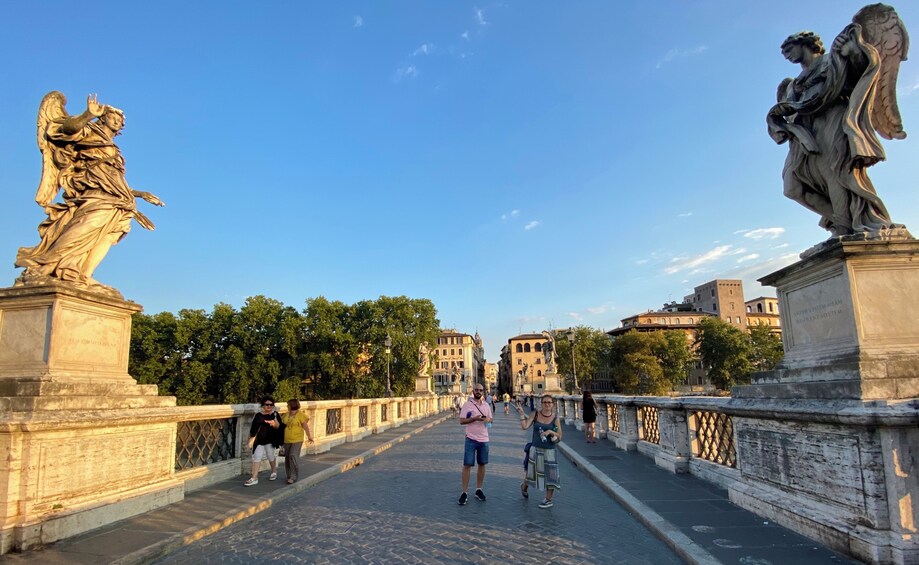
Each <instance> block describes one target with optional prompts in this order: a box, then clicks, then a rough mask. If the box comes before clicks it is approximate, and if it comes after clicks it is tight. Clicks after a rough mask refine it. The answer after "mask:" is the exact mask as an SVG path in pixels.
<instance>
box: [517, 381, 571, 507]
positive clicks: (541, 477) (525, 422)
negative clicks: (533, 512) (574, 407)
mask: <svg viewBox="0 0 919 565" xmlns="http://www.w3.org/2000/svg"><path fill="white" fill-rule="evenodd" d="M515 408H516V409H517V414H518V415H519V416H520V429H522V430H525V429H527V428H529V427H530V426H532V427H533V437H532V439H531V440H530V443H531V444H532V445H531V446H530V448H529V449H528V450H527V470H526V478H525V479H524V482H523V484H521V485H520V493H521V494H522V495H523V497H524V498H529V487H531V486H535V487H536V488H537V489H538V490H541V491H542V490H545V491H546V498H545V499H544V500H543V501H542V502H540V503H539V507H540V508H551V507H552V497H553V496H555V491H557V490H559V489H560V488H561V484H560V483H559V477H558V459H557V453H556V450H555V445H556V444H557V443H558V442H560V441H561V440H562V424H561V422H560V421H559V419H558V415H557V414H556V413H555V400H554V399H553V398H552V396H551V395H548V394H545V395H543V397H542V400H540V404H539V410H537V411H536V412H534V413H532V414H530V415H529V416H526V415H524V413H523V410H522V409H521V408H520V405H519V404H518V405H516V406H515Z"/></svg>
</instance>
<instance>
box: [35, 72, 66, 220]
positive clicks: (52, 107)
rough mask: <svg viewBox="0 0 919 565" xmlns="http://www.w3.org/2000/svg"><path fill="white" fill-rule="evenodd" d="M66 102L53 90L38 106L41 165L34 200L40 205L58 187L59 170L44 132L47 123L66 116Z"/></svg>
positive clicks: (45, 203)
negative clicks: (39, 179)
mask: <svg viewBox="0 0 919 565" xmlns="http://www.w3.org/2000/svg"><path fill="white" fill-rule="evenodd" d="M66 104H67V98H66V97H65V96H64V95H63V94H61V93H60V92H58V91H56V90H55V91H53V92H49V93H48V94H46V95H45V97H44V98H42V101H41V105H40V106H39V107H38V149H39V150H41V155H42V167H41V181H39V183H38V191H37V192H36V193H35V201H36V202H38V204H39V205H40V206H42V207H45V206H48V205H49V204H51V201H52V200H54V196H55V195H56V194H57V191H58V189H59V188H60V183H59V182H58V179H59V173H60V171H59V170H58V168H57V165H56V164H55V163H54V149H53V148H52V147H51V146H50V144H49V143H48V139H47V138H46V136H45V133H46V131H47V129H48V124H49V123H51V122H53V121H55V120H60V119H63V118H65V117H67V110H66V109H65V108H64V106H65V105H66Z"/></svg>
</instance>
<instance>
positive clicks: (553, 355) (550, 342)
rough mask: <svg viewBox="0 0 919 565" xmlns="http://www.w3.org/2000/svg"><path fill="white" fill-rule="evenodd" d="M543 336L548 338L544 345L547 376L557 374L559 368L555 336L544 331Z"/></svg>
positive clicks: (543, 354) (543, 353)
mask: <svg viewBox="0 0 919 565" xmlns="http://www.w3.org/2000/svg"><path fill="white" fill-rule="evenodd" d="M542 335H543V337H544V338H546V342H545V343H543V344H542V356H543V360H544V361H545V363H546V374H552V373H555V372H556V367H557V366H558V365H557V363H558V352H557V351H555V334H553V333H552V332H547V331H543V332H542Z"/></svg>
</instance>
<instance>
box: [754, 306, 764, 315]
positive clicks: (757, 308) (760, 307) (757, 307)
mask: <svg viewBox="0 0 919 565" xmlns="http://www.w3.org/2000/svg"><path fill="white" fill-rule="evenodd" d="M756 311H757V312H759V313H760V314H762V313H763V305H762V304H757V305H756Z"/></svg>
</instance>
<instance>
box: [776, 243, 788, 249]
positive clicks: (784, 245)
mask: <svg viewBox="0 0 919 565" xmlns="http://www.w3.org/2000/svg"><path fill="white" fill-rule="evenodd" d="M786 247H788V244H787V243H780V244H778V245H776V246H775V247H773V249H785V248H786Z"/></svg>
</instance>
